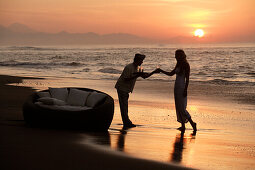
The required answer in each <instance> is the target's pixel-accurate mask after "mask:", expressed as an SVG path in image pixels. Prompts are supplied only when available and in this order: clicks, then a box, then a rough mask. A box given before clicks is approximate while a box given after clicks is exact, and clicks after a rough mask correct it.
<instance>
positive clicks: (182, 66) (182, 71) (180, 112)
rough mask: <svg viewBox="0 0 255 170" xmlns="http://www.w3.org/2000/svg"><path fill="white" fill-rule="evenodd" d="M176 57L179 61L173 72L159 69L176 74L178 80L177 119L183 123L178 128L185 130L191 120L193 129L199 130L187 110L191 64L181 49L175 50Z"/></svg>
mask: <svg viewBox="0 0 255 170" xmlns="http://www.w3.org/2000/svg"><path fill="white" fill-rule="evenodd" d="M175 59H176V61H177V64H176V66H175V68H174V69H173V70H172V71H171V72H167V71H164V70H162V69H159V71H160V72H162V73H164V74H166V75H168V76H173V75H174V74H176V80H175V84H174V99H175V109H176V115H177V121H178V122H180V123H181V124H182V126H181V127H179V128H178V129H179V130H181V131H184V130H185V123H187V122H188V121H189V122H190V124H191V126H192V128H193V130H194V131H197V124H196V123H195V122H193V120H192V119H191V116H190V114H189V112H188V111H187V110H186V107H187V89H188V86H189V75H190V66H189V63H188V61H187V59H186V54H185V52H184V51H183V50H181V49H178V50H176V51H175Z"/></svg>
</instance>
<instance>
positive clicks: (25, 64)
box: [0, 60, 83, 68]
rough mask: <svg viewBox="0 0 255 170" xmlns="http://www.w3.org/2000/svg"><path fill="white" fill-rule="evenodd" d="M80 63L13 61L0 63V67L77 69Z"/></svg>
mask: <svg viewBox="0 0 255 170" xmlns="http://www.w3.org/2000/svg"><path fill="white" fill-rule="evenodd" d="M82 65H83V64H82V63H79V62H59V63H56V62H46V63H43V62H18V61H15V60H12V61H7V62H0V66H8V67H33V66H34V67H35V68H36V67H38V66H43V67H45V68H49V67H51V66H71V67H77V66H82Z"/></svg>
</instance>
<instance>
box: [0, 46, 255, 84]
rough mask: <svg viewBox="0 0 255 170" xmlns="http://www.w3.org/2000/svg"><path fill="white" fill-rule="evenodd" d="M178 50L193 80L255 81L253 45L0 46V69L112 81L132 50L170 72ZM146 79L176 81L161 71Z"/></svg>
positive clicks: (146, 64)
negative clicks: (189, 69)
mask: <svg viewBox="0 0 255 170" xmlns="http://www.w3.org/2000/svg"><path fill="white" fill-rule="evenodd" d="M178 48H182V49H184V51H185V52H186V55H187V59H188V61H189V63H190V66H191V76H190V80H191V81H198V82H209V83H217V84H219V83H224V84H226V83H227V84H228V83H238V84H246V83H251V84H253V85H255V44H249V45H186V46H180V45H150V46H139V45H137V46H135V45H133V46H124V45H120V46H84V47H78V46H77V47H38V46H10V47H0V70H1V72H2V73H15V74H16V75H17V74H19V75H22V76H40V77H69V78H78V79H100V80H102V79H109V80H116V79H117V78H118V77H119V75H120V73H121V72H122V70H123V68H124V66H125V65H126V64H128V63H130V62H132V61H133V57H134V55H135V53H142V54H145V55H146V59H145V60H144V63H143V65H142V67H143V68H144V71H145V72H151V71H153V70H154V69H155V68H156V67H157V66H159V67H160V68H162V69H164V70H167V71H171V69H173V68H174V66H175V64H176V61H175V58H174V52H175V50H176V49H178ZM150 80H159V81H174V79H171V78H169V77H167V76H164V75H163V74H157V75H154V76H152V77H150Z"/></svg>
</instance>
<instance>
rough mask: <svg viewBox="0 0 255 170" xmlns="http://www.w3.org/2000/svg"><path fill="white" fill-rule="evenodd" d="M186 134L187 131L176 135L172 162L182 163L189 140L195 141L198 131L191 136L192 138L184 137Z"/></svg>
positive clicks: (171, 157)
mask: <svg viewBox="0 0 255 170" xmlns="http://www.w3.org/2000/svg"><path fill="white" fill-rule="evenodd" d="M184 133H185V131H181V133H179V134H177V135H176V138H175V142H174V145H173V152H172V153H171V156H170V162H175V163H181V161H182V155H183V149H185V145H186V144H187V141H188V139H190V141H191V140H194V139H195V136H196V131H195V132H193V133H192V134H190V136H184Z"/></svg>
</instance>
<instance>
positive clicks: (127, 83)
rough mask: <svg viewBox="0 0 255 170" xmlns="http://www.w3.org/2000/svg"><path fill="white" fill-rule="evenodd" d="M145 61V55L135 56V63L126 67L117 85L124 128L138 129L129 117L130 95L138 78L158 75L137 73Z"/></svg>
mask: <svg viewBox="0 0 255 170" xmlns="http://www.w3.org/2000/svg"><path fill="white" fill-rule="evenodd" d="M144 59H145V55H143V54H135V57H134V61H133V63H130V64H128V65H126V66H125V68H124V70H123V71H122V73H121V75H120V77H119V79H118V81H117V83H116V85H115V88H116V89H117V93H118V98H119V104H120V112H121V117H122V121H123V126H124V128H131V127H136V125H134V124H133V123H132V121H131V120H130V119H129V117H128V98H129V93H130V92H131V93H132V92H133V89H134V86H135V82H136V79H137V78H138V77H142V78H148V77H150V76H151V75H152V74H154V73H156V71H153V72H151V73H143V72H138V71H137V70H138V66H141V64H142V63H143V60H144Z"/></svg>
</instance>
